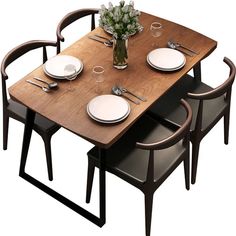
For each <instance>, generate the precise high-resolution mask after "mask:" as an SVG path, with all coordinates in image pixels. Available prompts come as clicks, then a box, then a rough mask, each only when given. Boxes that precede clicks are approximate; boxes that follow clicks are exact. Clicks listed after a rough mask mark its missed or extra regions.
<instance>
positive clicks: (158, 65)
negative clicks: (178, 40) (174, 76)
mask: <svg viewBox="0 0 236 236" xmlns="http://www.w3.org/2000/svg"><path fill="white" fill-rule="evenodd" d="M147 62H148V64H149V65H150V66H152V67H153V68H155V69H158V70H161V71H175V70H179V69H180V68H182V67H183V66H184V65H185V63H186V58H185V56H184V55H183V53H181V52H179V51H177V50H174V49H171V48H158V49H155V50H153V51H151V52H150V53H149V54H148V55H147Z"/></svg>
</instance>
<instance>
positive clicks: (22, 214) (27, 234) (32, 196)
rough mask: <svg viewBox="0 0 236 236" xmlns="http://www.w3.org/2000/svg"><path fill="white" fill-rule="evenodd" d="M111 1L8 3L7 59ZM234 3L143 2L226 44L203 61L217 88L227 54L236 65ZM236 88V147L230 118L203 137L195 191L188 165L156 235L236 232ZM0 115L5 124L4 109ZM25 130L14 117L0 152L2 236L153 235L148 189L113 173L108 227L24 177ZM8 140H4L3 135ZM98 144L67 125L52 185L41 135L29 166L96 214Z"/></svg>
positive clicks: (168, 192) (0, 23) (58, 140)
mask: <svg viewBox="0 0 236 236" xmlns="http://www.w3.org/2000/svg"><path fill="white" fill-rule="evenodd" d="M116 2H118V1H113V3H116ZM103 3H104V4H107V3H108V2H106V1H104V0H96V1H95V0H87V1H78V0H77V1H75V0H67V1H61V0H58V1H48V0H47V1H46V0H41V1H37V2H36V1H27V0H21V1H17V0H7V1H4V3H3V1H2V2H1V7H0V29H1V36H0V37H1V38H0V42H1V44H0V60H2V58H3V56H4V55H5V54H6V53H7V52H8V51H9V50H10V49H12V48H13V47H15V46H16V45H18V44H20V43H22V42H24V41H28V40H31V39H52V40H55V31H56V26H57V23H58V22H59V20H60V19H61V18H62V17H63V16H64V15H65V14H66V13H68V12H69V11H72V10H75V9H78V8H84V7H100V5H101V4H103ZM232 4H233V1H232V0H225V1H218V2H216V1H210V0H199V1H195V3H190V1H187V0H179V1H174V0H170V1H165V0H159V1H150V0H146V1H141V0H136V1H135V8H137V9H139V10H141V11H145V12H148V13H151V14H155V15H158V16H160V17H163V18H166V19H168V20H172V21H175V22H177V23H180V24H182V25H185V26H187V27H189V28H192V29H194V30H196V31H198V32H201V33H202V34H205V35H207V36H208V37H211V38H213V39H215V40H216V41H218V47H217V49H216V50H215V51H214V52H213V53H212V54H211V55H210V56H209V57H208V58H206V59H205V60H204V61H203V63H202V74H203V80H204V81H206V82H207V83H209V84H211V85H212V86H217V85H218V84H220V83H222V82H223V81H224V80H225V79H226V77H227V75H228V69H227V67H226V66H225V65H224V63H223V62H222V60H223V57H224V56H227V57H229V58H230V59H231V60H233V61H234V62H235V63H236V46H235V45H236V44H235V43H236V34H235V23H234V22H236V14H235V9H234V8H233V6H232ZM80 27H82V28H80V29H78V31H82V30H86V25H85V24H83V26H80ZM76 30H77V29H74V31H76ZM76 37H77V36H76ZM26 65H27V66H26ZM30 66H32V67H34V66H35V65H34V64H33V63H32V62H31V61H27V64H26V63H24V64H23V66H19V67H18V68H17V70H18V72H17V73H19V77H21V76H23V75H24V73H26V72H27V70H28V69H29V67H30ZM23 67H24V68H26V70H25V71H24V68H23ZM9 82H10V81H9ZM234 92H235V91H233V97H232V109H231V110H232V112H231V126H230V143H229V145H228V146H225V145H224V144H223V122H220V123H219V124H218V125H217V126H216V127H215V129H214V130H212V132H211V133H210V134H209V135H208V136H207V137H206V138H205V139H204V140H203V142H202V146H201V150H200V160H199V169H198V176H197V183H196V184H195V185H194V186H191V190H190V191H189V192H187V191H186V190H185V187H184V176H183V168H182V166H180V167H179V168H178V169H177V170H176V172H175V173H174V174H173V175H172V176H171V177H170V178H169V179H168V180H167V181H166V182H165V183H164V184H163V185H162V186H161V187H160V188H159V189H158V190H157V191H156V194H155V198H154V206H153V219H152V235H160V236H173V235H181V236H187V235H188V236H189V235H191V236H199V235H215V236H221V235H227V236H233V235H236V227H235V218H236V203H235V199H236V191H235V188H236V187H235V186H236V184H235V181H236V171H235V166H236V155H235V151H236V147H234V146H235V145H236V132H235V130H236V123H235V120H236V108H235V105H236V103H235V94H234ZM78 99H79V98H78ZM1 112H2V111H1ZM0 119H1V120H0V121H1V122H2V113H1V118H0ZM0 132H1V133H2V129H1V130H0ZM22 133H23V125H22V124H19V123H18V122H16V121H13V120H11V121H10V129H9V145H8V150H7V151H2V150H1V151H0V235H4V236H12V235H16V234H17V235H20V236H23V235H24V236H31V235H34V236H39V235H40V236H41V235H57V236H62V235H70V236H75V235H88V234H89V235H91V236H92V235H96V236H98V235H103V236H105V235H109V236H111V235H112V236H118V235H125V236H126V235H135V236H139V235H140V236H143V235H145V227H144V200H143V195H142V193H141V192H140V191H139V190H137V189H135V188H134V187H132V186H130V185H129V184H127V183H125V182H124V181H121V180H120V179H118V178H116V177H114V176H112V175H110V174H107V222H106V224H105V225H104V226H103V227H102V228H99V227H97V226H95V225H93V224H92V223H90V222H89V221H87V220H85V219H84V218H82V217H81V216H79V215H77V214H76V213H74V212H73V211H71V210H70V209H68V208H66V207H65V206H64V205H62V204H61V203H59V202H57V201H56V200H54V199H52V198H51V197H49V196H48V195H46V194H44V193H43V192H41V191H40V190H38V189H36V188H35V187H34V186H32V185H30V184H29V183H28V182H26V181H24V180H23V179H21V178H20V177H19V176H18V169H19V161H20V152H21V143H22ZM0 142H1V145H2V134H1V138H0ZM91 146H92V145H91V144H89V143H87V142H85V141H84V140H82V139H80V138H78V137H76V136H75V135H73V134H71V133H69V132H68V131H66V130H63V129H61V130H60V131H59V132H58V133H56V134H55V135H54V136H53V139H52V152H53V153H52V154H53V165H54V181H53V183H48V180H47V172H46V162H45V154H44V146H43V143H42V139H41V137H39V136H38V135H36V134H33V136H32V141H31V146H30V152H29V160H28V163H27V171H28V172H29V173H31V174H32V175H34V176H36V177H37V178H39V179H40V180H41V181H43V182H45V183H46V184H49V185H50V186H52V187H53V188H55V189H57V190H58V191H60V192H61V193H63V194H64V195H66V196H68V197H71V198H72V199H73V200H74V201H78V202H79V203H80V204H83V205H84V206H85V207H87V208H88V209H91V210H92V209H94V208H95V209H96V211H95V213H96V212H97V209H98V207H97V201H96V200H97V185H98V184H97V178H96V179H95V185H94V192H93V195H92V202H91V204H90V205H86V204H84V199H85V181H86V168H87V159H86V152H87V151H88V149H89V148H90V147H91ZM96 174H97V173H96Z"/></svg>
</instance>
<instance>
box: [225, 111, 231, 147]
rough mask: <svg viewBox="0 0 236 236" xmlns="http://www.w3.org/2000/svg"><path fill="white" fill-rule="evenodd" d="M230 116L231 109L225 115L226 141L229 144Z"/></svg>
mask: <svg viewBox="0 0 236 236" xmlns="http://www.w3.org/2000/svg"><path fill="white" fill-rule="evenodd" d="M229 117H230V109H228V111H227V112H226V114H225V115H224V143H225V144H226V145H227V144H228V143H229Z"/></svg>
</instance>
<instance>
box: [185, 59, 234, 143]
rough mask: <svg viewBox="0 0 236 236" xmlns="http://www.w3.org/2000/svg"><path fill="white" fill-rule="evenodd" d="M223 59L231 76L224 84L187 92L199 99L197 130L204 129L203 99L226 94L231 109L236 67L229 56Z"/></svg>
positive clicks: (191, 96)
mask: <svg viewBox="0 0 236 236" xmlns="http://www.w3.org/2000/svg"><path fill="white" fill-rule="evenodd" d="M223 61H224V62H225V63H226V64H227V65H228V66H229V68H230V72H229V77H228V79H227V80H226V81H225V82H224V83H223V84H221V85H219V86H218V87H216V88H215V89H213V90H211V91H209V92H205V93H199V94H194V93H188V94H187V96H188V97H189V98H191V99H196V100H199V105H198V111H197V118H196V124H195V130H202V122H203V121H202V119H203V101H204V100H209V99H215V98H217V97H220V96H222V95H225V102H226V104H227V105H226V107H227V108H228V110H229V109H230V102H231V90H232V85H233V82H234V79H235V73H236V68H235V65H234V63H233V62H232V61H231V60H230V59H229V58H227V57H225V58H224V60H223ZM219 117H220V116H219ZM217 119H218V118H217ZM217 119H216V120H217ZM214 122H215V121H214ZM214 122H213V121H212V125H211V126H213V124H214ZM204 132H207V131H204ZM227 142H228V141H226V143H227Z"/></svg>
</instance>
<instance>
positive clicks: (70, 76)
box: [64, 64, 77, 92]
mask: <svg viewBox="0 0 236 236" xmlns="http://www.w3.org/2000/svg"><path fill="white" fill-rule="evenodd" d="M76 72H77V71H76V67H75V65H73V64H68V65H66V66H65V68H64V76H65V78H66V79H67V80H69V86H68V88H67V91H70V92H72V91H74V88H72V86H71V81H72V80H74V79H75V78H76Z"/></svg>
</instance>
